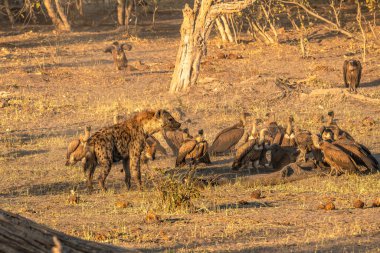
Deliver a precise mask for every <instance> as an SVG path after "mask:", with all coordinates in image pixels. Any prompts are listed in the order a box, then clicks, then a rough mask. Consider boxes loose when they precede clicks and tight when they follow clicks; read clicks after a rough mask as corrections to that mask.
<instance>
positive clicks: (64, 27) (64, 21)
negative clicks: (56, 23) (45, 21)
mask: <svg viewBox="0 0 380 253" xmlns="http://www.w3.org/2000/svg"><path fill="white" fill-rule="evenodd" d="M55 5H56V8H57V12H58V14H59V17H60V18H61V21H62V31H67V32H69V31H71V26H70V23H69V21H68V20H67V16H66V14H65V12H64V11H63V8H62V6H61V4H60V3H59V0H55Z"/></svg>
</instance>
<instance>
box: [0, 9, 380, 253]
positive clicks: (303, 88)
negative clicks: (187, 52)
mask: <svg viewBox="0 0 380 253" xmlns="http://www.w3.org/2000/svg"><path fill="white" fill-rule="evenodd" d="M180 24H181V12H180V9H178V10H171V11H165V12H164V11H162V12H161V15H160V13H159V15H158V23H157V26H156V28H155V30H153V31H152V30H151V29H150V28H149V26H143V25H142V26H139V27H138V28H137V31H136V35H135V36H131V37H129V38H128V39H126V38H125V36H124V35H123V33H122V32H120V31H119V30H115V29H114V27H108V26H104V27H98V28H91V27H89V28H83V29H80V30H79V31H74V32H73V33H70V34H59V33H56V32H52V31H51V27H33V28H29V29H27V30H26V31H25V30H24V31H22V32H17V31H13V32H9V31H6V32H1V36H0V58H1V61H0V75H1V78H0V96H1V97H7V98H10V100H9V106H5V107H4V108H1V109H0V138H1V139H0V140H1V141H0V180H1V184H0V207H1V208H2V209H4V210H7V211H11V212H14V213H17V214H20V215H23V216H25V217H28V218H30V219H32V220H34V221H36V222H39V223H43V224H46V225H48V226H50V227H52V228H54V229H57V230H59V231H63V232H65V233H67V234H70V235H74V236H78V237H81V238H84V239H88V240H94V241H99V242H105V243H112V244H115V245H120V246H124V247H127V248H137V249H141V250H142V251H151V252H155V251H157V252H158V251H167V252H176V251H178V252H187V251H196V252H204V251H206V252H224V251H228V252H230V251H231V252H240V251H242V252H256V251H257V252H284V251H291V252H310V251H316V252H319V251H322V252H380V246H379V245H380V209H379V208H372V207H371V205H372V201H373V200H374V199H376V198H380V190H379V189H380V174H379V173H377V174H375V175H369V176H358V175H344V176H340V177H329V176H318V177H312V178H308V179H304V180H301V181H296V182H291V183H284V184H278V185H262V184H260V182H256V183H255V184H250V185H248V186H247V184H245V183H243V181H242V179H243V178H245V177H246V176H247V173H237V174H236V175H235V174H233V177H235V178H236V180H233V181H231V182H230V183H227V184H224V185H221V186H215V187H207V188H205V189H204V190H202V192H201V196H200V197H199V198H198V199H197V200H196V201H195V205H196V206H197V207H198V208H199V210H200V211H198V212H196V213H189V212H180V211H179V212H178V213H165V212H163V211H160V210H158V209H156V207H157V193H156V192H155V191H154V190H153V189H151V188H149V187H146V188H145V190H144V191H143V192H138V191H136V190H132V191H129V192H128V191H127V190H126V189H125V187H124V184H123V177H124V175H123V173H120V168H121V165H120V164H116V165H115V166H114V167H113V169H112V171H111V174H110V176H109V177H108V179H107V185H108V188H109V190H108V191H107V192H105V193H103V192H100V191H96V192H94V193H92V194H87V193H86V191H85V186H84V181H83V180H84V176H83V173H82V171H81V169H80V167H79V166H78V167H72V168H70V167H65V166H64V163H65V153H66V146H67V143H68V142H69V141H70V140H71V139H72V138H74V137H75V136H77V135H78V134H79V133H82V131H83V129H84V127H85V126H86V125H91V126H92V128H93V129H94V130H96V129H99V128H101V127H104V126H107V125H110V124H112V117H113V115H114V114H115V113H119V114H125V115H128V114H130V113H132V112H135V111H138V110H143V109H146V108H152V109H159V108H165V109H167V110H169V111H170V112H172V113H173V115H175V116H176V118H177V119H178V120H180V121H181V122H185V121H186V120H188V119H190V121H191V122H190V123H186V126H188V127H189V129H190V131H191V132H192V133H195V132H196V131H197V130H198V129H204V131H205V136H206V139H207V140H208V141H209V142H212V140H213V138H214V137H215V135H216V134H217V133H218V132H219V131H220V130H221V129H223V128H225V127H227V126H230V125H233V124H235V123H236V122H237V120H238V118H239V114H240V112H241V111H243V110H245V111H248V112H250V113H251V114H252V115H253V116H254V117H256V118H263V117H264V115H265V114H266V113H267V112H275V114H276V118H277V120H278V122H279V123H281V124H284V123H285V120H286V118H287V117H288V116H289V115H290V114H292V115H294V118H295V122H296V124H297V125H299V126H300V127H301V128H303V129H308V130H310V131H312V132H316V131H317V130H318V128H319V127H320V125H321V123H320V122H319V119H320V117H321V115H325V114H326V113H327V112H328V111H329V110H334V111H335V114H336V117H337V118H338V123H339V125H340V126H341V127H342V128H343V129H345V130H346V131H348V132H349V133H351V135H352V136H353V137H354V138H355V139H356V140H357V141H358V142H360V143H362V144H364V145H366V146H367V147H368V148H369V149H370V150H371V152H372V153H373V154H375V156H376V157H377V158H378V159H379V158H380V156H379V154H380V129H379V125H380V64H379V59H380V44H379V43H370V44H369V45H368V46H369V47H368V55H367V59H366V62H365V63H363V75H362V85H361V87H360V88H359V90H358V94H356V95H355V94H349V93H348V92H347V91H346V90H345V89H343V83H342V82H343V80H342V73H341V69H342V64H343V61H344V59H348V58H358V59H361V45H360V43H359V42H357V41H355V40H352V39H348V38H346V37H344V36H340V35H338V34H335V33H331V32H329V31H327V30H325V29H324V28H323V25H320V26H318V25H316V26H314V27H313V29H314V30H315V34H314V35H313V36H312V38H311V39H310V41H309V44H308V47H309V54H310V57H308V58H305V59H304V58H301V57H300V51H299V48H298V44H297V42H296V40H295V38H296V37H295V34H293V33H292V32H291V31H289V32H286V33H285V32H283V33H281V34H280V41H281V43H280V44H279V45H276V46H265V45H262V44H260V43H258V42H250V41H245V42H244V43H241V44H238V45H225V46H224V47H223V48H222V49H219V47H218V45H219V44H220V42H219V40H218V38H217V37H216V36H212V39H211V41H210V43H209V48H208V55H207V57H205V58H204V60H203V63H202V70H201V75H200V80H199V84H198V85H197V86H195V87H193V88H192V89H191V90H190V91H188V92H183V93H180V94H169V93H168V87H169V84H170V78H171V74H172V71H173V64H174V62H175V57H176V52H177V49H178V42H179V26H180ZM377 33H378V34H379V36H380V30H377ZM114 40H120V41H128V42H129V43H131V44H132V46H133V49H132V51H130V52H128V53H127V57H128V59H129V61H130V63H131V65H132V66H135V68H136V69H132V70H129V71H116V70H115V69H114V67H113V64H112V59H111V55H109V54H106V53H103V50H104V48H105V47H106V46H107V45H109V44H110V43H112V41H114ZM220 52H224V53H234V54H241V55H242V56H243V58H242V59H218V58H217V55H218V53H220ZM138 61H142V63H143V66H140V65H139V64H138ZM279 77H281V78H289V79H290V80H292V81H297V82H299V83H300V86H299V89H298V90H297V91H296V92H294V93H292V94H289V95H287V96H285V97H284V98H281V97H280V95H281V92H280V90H279V89H278V88H277V87H276V85H275V82H274V81H275V79H276V78H279ZM366 117H371V118H372V119H373V122H374V124H373V125H370V124H366V121H364V119H365V118H366ZM157 137H158V138H160V136H157ZM163 144H164V143H163ZM168 151H169V149H168ZM174 160H175V158H174V157H172V156H169V157H163V156H159V157H158V159H157V160H156V161H152V162H150V163H149V166H145V165H144V166H143V180H144V179H146V175H147V173H148V172H149V170H154V169H155V168H167V167H173V166H174ZM212 161H213V164H212V165H211V166H208V167H204V166H203V167H202V168H201V169H200V171H199V174H214V175H220V176H223V175H231V172H230V166H231V163H232V156H224V157H217V158H216V157H212ZM255 177H257V175H250V176H249V178H252V179H254V178H255ZM95 178H96V175H95ZM72 189H75V190H77V191H78V194H79V196H80V203H79V204H77V205H70V204H68V203H67V198H68V196H69V194H70V190H72ZM255 189H260V190H262V192H263V195H264V198H262V199H253V198H252V197H251V192H252V191H254V190H255ZM358 198H359V199H361V200H363V201H364V202H365V203H366V206H365V208H363V209H354V208H353V204H352V203H353V201H354V200H355V199H358ZM327 199H334V202H335V205H336V208H337V210H334V211H324V210H319V209H318V208H317V207H318V205H319V204H320V203H321V202H324V201H326V200H327ZM118 201H124V202H127V203H128V204H129V205H128V206H127V207H126V208H118V207H117V206H116V205H115V204H116V202H118ZM149 210H153V212H155V213H156V214H157V215H159V216H160V217H161V219H160V222H153V223H148V222H146V221H145V216H146V213H147V212H148V211H149Z"/></svg>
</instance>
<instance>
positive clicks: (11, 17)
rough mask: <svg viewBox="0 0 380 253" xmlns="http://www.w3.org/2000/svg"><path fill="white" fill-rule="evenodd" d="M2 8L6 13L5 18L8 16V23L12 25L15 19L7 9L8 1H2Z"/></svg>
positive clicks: (9, 9)
mask: <svg viewBox="0 0 380 253" xmlns="http://www.w3.org/2000/svg"><path fill="white" fill-rule="evenodd" d="M4 8H5V11H6V12H7V16H8V19H9V22H10V23H11V25H14V23H15V18H14V16H13V13H12V11H11V8H9V2H8V0H4Z"/></svg>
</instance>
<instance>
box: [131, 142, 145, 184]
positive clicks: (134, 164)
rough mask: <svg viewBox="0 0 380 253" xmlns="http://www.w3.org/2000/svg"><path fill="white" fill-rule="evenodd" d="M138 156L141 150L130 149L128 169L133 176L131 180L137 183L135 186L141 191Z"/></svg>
mask: <svg viewBox="0 0 380 253" xmlns="http://www.w3.org/2000/svg"><path fill="white" fill-rule="evenodd" d="M140 156H141V150H139V149H136V150H131V153H130V156H129V159H130V160H129V161H130V171H131V174H132V177H133V180H134V181H135V182H136V184H137V188H138V189H139V190H140V191H141V190H142V185H141V172H140Z"/></svg>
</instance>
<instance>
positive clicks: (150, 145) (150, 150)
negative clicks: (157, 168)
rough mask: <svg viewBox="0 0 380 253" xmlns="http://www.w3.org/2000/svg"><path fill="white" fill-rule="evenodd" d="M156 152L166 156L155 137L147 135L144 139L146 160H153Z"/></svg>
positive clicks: (164, 150)
mask: <svg viewBox="0 0 380 253" xmlns="http://www.w3.org/2000/svg"><path fill="white" fill-rule="evenodd" d="M157 151H158V152H160V153H161V154H162V155H164V156H166V155H167V152H166V149H165V148H164V147H163V146H162V145H161V143H160V142H159V141H158V140H157V139H156V138H155V137H153V136H151V135H149V136H148V138H147V139H146V147H145V156H146V157H147V158H148V159H151V160H155V159H156V153H157Z"/></svg>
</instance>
